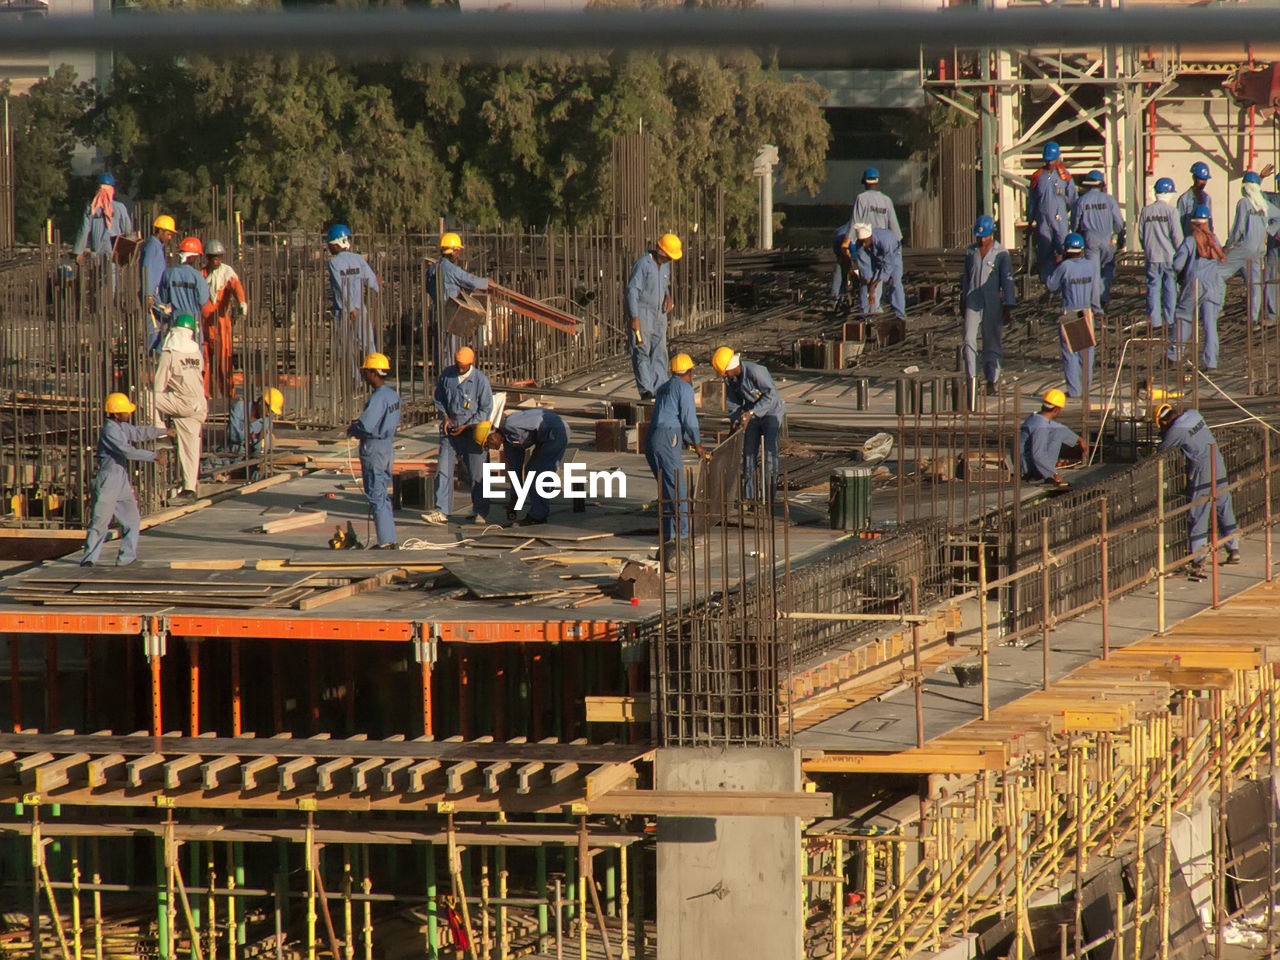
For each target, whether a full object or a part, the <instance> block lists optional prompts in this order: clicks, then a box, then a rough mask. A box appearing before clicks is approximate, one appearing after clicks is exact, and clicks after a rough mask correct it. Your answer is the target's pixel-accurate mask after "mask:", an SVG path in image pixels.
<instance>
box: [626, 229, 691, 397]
mask: <svg viewBox="0 0 1280 960" xmlns="http://www.w3.org/2000/svg"><path fill="white" fill-rule="evenodd" d="M682 256H684V250H683V247H682V246H681V244H680V238H679V237H677V236H676V235H675V234H674V233H664V234H663V235H662V236H661V237H659V238H658V242H657V243H655V244H654V245H653V249H652V250H650V251H649V252H648V253H646V254H645V255H644V256H643V257H641V258H640V259H639V260H637V261H636V262H635V263H634V264H632V266H631V278H630V280H628V281H627V297H626V301H627V302H626V308H627V319H628V320H629V321H630V323H631V333H630V339H631V367H632V369H633V370H634V372H635V377H636V389H637V390H639V391H640V399H641V400H652V399H653V396H654V394H655V393H656V392H657V390H658V386H659V384H661V383H662V382H663V380H664V379H665V378H666V376H667V316H668V314H670V313H671V310H672V308H673V307H674V303H673V302H672V300H671V264H672V262H673V261H675V260H679V259H680V258H681V257H682Z"/></svg>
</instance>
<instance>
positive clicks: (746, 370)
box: [711, 347, 787, 503]
mask: <svg viewBox="0 0 1280 960" xmlns="http://www.w3.org/2000/svg"><path fill="white" fill-rule="evenodd" d="M711 367H712V369H713V370H715V372H716V375H717V376H721V377H724V392H725V401H726V402H727V405H728V407H729V426H730V429H731V430H742V431H743V432H744V436H743V438H742V495H743V497H745V498H746V499H748V500H750V499H751V498H753V497H754V496H755V495H756V457H758V456H759V455H760V450H761V444H762V443H763V445H764V482H765V488H766V489H767V490H768V491H769V502H770V503H772V502H773V501H774V500H776V499H777V498H778V442H779V438H780V437H781V436H782V418H783V417H785V416H786V415H787V408H786V407H785V406H784V405H783V403H782V397H780V396H779V395H778V388H777V386H776V385H775V384H774V382H773V377H771V376H770V375H769V371H768V370H767V369H765V367H764V366H763V365H762V364H759V363H752V362H751V361H749V360H743V359H742V357H741V356H739V355H738V353H737V352H736V351H734V349H733V348H732V347H721V348H720V349H718V350H717V351H716V352H715V353H714V354H712V356H711Z"/></svg>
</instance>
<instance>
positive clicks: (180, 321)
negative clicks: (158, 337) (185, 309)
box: [172, 313, 196, 330]
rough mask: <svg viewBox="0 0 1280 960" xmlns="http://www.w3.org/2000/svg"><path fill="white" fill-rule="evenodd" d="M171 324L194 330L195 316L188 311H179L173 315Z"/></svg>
mask: <svg viewBox="0 0 1280 960" xmlns="http://www.w3.org/2000/svg"><path fill="white" fill-rule="evenodd" d="M172 326H174V327H183V328H184V329H187V330H194V329H195V328H196V318H195V317H193V316H192V315H191V314H189V313H180V314H178V315H177V316H176V317H174V319H173V324H172Z"/></svg>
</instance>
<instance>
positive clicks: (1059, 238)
mask: <svg viewBox="0 0 1280 960" xmlns="http://www.w3.org/2000/svg"><path fill="white" fill-rule="evenodd" d="M1061 156H1062V149H1061V148H1060V147H1059V146H1058V145H1057V144H1056V143H1053V142H1049V143H1046V144H1045V145H1044V151H1043V152H1042V153H1041V158H1042V159H1043V160H1044V166H1042V167H1041V168H1040V169H1039V170H1037V171H1036V172H1035V173H1033V174H1032V175H1031V185H1030V189H1029V190H1028V191H1027V223H1028V224H1029V225H1030V227H1031V229H1032V230H1034V231H1035V234H1034V236H1035V242H1036V265H1037V268H1038V270H1039V273H1040V279H1041V280H1042V281H1047V280H1048V278H1049V274H1051V273H1053V268H1054V266H1055V265H1056V264H1057V262H1058V260H1059V259H1060V258H1061V257H1062V255H1063V249H1062V244H1063V242H1064V241H1065V240H1066V238H1067V234H1068V233H1069V232H1070V229H1069V228H1070V224H1071V208H1072V207H1074V206H1075V202H1076V196H1077V191H1076V182H1075V180H1073V179H1072V178H1071V174H1069V173H1068V172H1067V168H1066V167H1065V166H1063V165H1062V161H1061V160H1060V159H1059V158H1060V157H1061Z"/></svg>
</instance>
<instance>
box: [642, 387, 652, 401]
mask: <svg viewBox="0 0 1280 960" xmlns="http://www.w3.org/2000/svg"><path fill="white" fill-rule="evenodd" d="M652 399H653V394H652V393H650V392H649V391H648V390H645V391H644V392H643V393H641V394H640V402H641V403H643V402H644V401H645V400H652Z"/></svg>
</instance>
